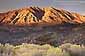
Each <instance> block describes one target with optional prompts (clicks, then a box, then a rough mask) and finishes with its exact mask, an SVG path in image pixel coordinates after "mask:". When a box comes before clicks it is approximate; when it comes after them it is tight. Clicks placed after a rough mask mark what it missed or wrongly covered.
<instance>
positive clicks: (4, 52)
mask: <svg viewBox="0 0 85 56" xmlns="http://www.w3.org/2000/svg"><path fill="white" fill-rule="evenodd" d="M0 56H85V47H84V46H80V45H73V44H62V45H61V46H59V47H53V46H50V45H48V44H46V45H35V44H26V43H24V44H22V45H18V46H13V45H9V44H5V45H2V44H0Z"/></svg>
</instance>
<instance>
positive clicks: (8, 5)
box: [0, 0, 85, 15]
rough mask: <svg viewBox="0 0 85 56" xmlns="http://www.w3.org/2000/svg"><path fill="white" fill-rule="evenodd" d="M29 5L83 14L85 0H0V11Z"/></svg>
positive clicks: (84, 12) (84, 13)
mask: <svg viewBox="0 0 85 56" xmlns="http://www.w3.org/2000/svg"><path fill="white" fill-rule="evenodd" d="M30 6H38V7H55V8H62V9H65V10H68V11H73V12H77V13H81V14H83V15H85V0H0V13H3V12H7V11H9V10H15V9H19V8H23V7H30Z"/></svg>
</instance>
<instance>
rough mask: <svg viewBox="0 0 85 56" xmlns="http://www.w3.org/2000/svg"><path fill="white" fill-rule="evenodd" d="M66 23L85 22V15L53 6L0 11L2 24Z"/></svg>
mask: <svg viewBox="0 0 85 56" xmlns="http://www.w3.org/2000/svg"><path fill="white" fill-rule="evenodd" d="M65 23H70V24H83V23H85V16H82V15H80V14H78V13H74V12H70V11H66V10H63V9H57V8H53V7H48V8H39V7H28V8H22V9H18V10H13V11H8V12H6V13H0V24H1V25H19V26H24V25H27V26H47V25H56V24H65Z"/></svg>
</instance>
